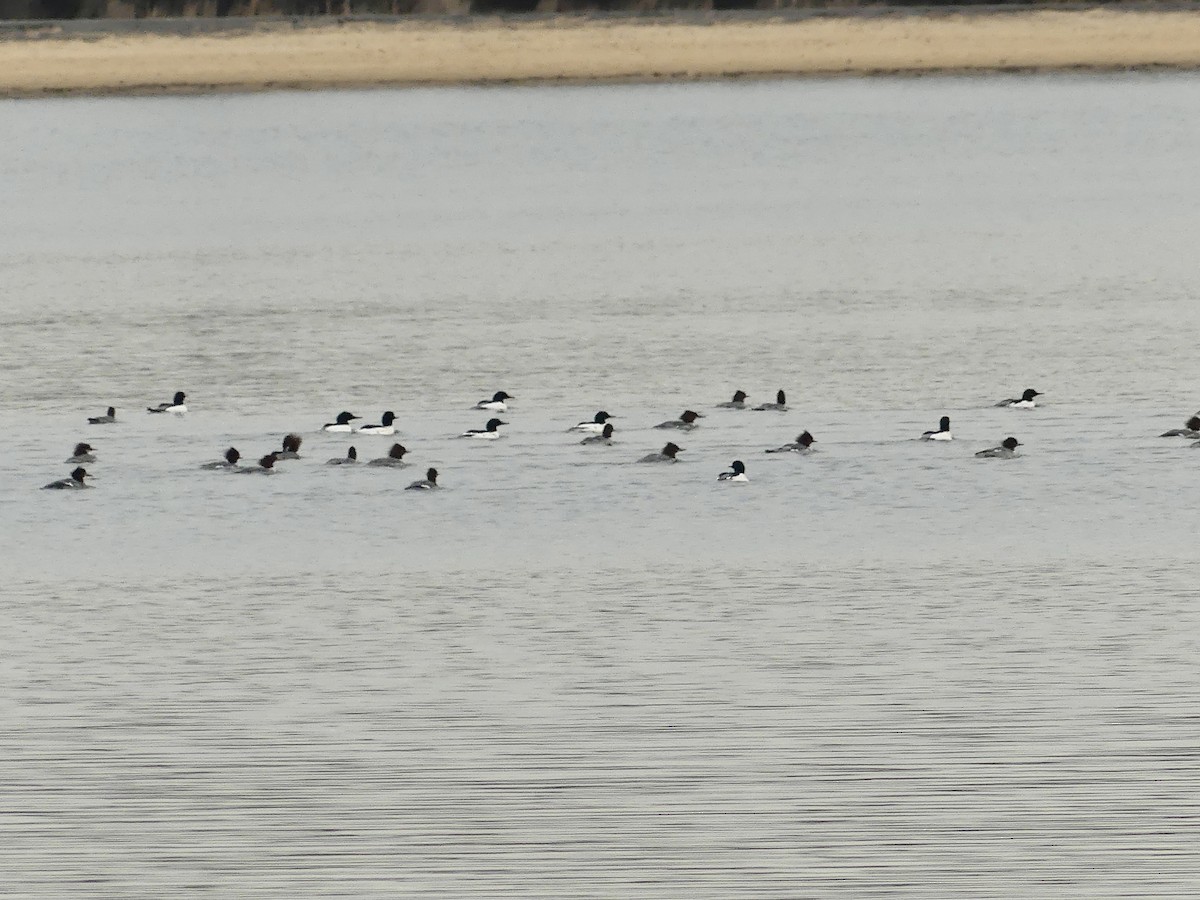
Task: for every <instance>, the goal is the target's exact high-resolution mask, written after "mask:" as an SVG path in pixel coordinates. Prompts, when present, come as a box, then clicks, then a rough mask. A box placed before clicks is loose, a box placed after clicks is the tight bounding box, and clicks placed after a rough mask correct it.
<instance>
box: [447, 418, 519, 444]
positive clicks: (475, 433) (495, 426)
mask: <svg viewBox="0 0 1200 900" xmlns="http://www.w3.org/2000/svg"><path fill="white" fill-rule="evenodd" d="M507 424H508V423H507V422H501V421H500V420H499V419H488V423H487V427H486V428H472V429H471V430H470V431H464V432H463V433H462V434H460V435H459V437H465V438H475V439H476V440H480V441H494V440H496V439H497V438H498V437H500V430H499V429H500V426H501V425H507Z"/></svg>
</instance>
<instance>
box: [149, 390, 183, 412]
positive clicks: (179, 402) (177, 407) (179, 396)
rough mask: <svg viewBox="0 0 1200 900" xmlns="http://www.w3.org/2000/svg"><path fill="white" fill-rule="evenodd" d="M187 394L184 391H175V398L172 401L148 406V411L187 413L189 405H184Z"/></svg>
mask: <svg viewBox="0 0 1200 900" xmlns="http://www.w3.org/2000/svg"><path fill="white" fill-rule="evenodd" d="M186 396H187V394H185V393H184V392H183V391H176V392H175V399H174V400H172V401H171V402H170V403H160V404H158V406H147V407H146V412H152V413H185V412H187V407H186V406H184V404H183V400H184V398H185V397H186Z"/></svg>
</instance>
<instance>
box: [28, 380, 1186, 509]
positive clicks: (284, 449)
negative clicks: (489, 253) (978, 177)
mask: <svg viewBox="0 0 1200 900" xmlns="http://www.w3.org/2000/svg"><path fill="white" fill-rule="evenodd" d="M1039 396H1041V392H1040V391H1036V390H1034V389H1033V388H1029V389H1027V390H1026V391H1024V392H1023V393H1022V394H1021V396H1020V397H1014V398H1009V399H1007V400H1002V401H1000V402H999V403H997V404H996V406H998V407H1009V408H1013V409H1032V408H1033V407H1035V406H1036V405H1037V398H1038V397H1039ZM186 399H187V395H186V394H185V393H184V392H183V391H178V392H176V394H175V396H174V397H173V398H172V399H171V400H170V401H169V402H164V403H159V404H158V405H157V406H148V407H146V411H147V412H148V413H152V414H162V413H172V414H175V415H182V414H184V413H186V412H187V405H186V402H185V401H186ZM515 399H516V397H514V396H513V395H512V394H509V393H508V392H506V391H497V392H496V393H495V394H493V395H492V397H491V399H485V400H480V401H479V402H478V403H476V404H475V406H474V407H473V408H474V409H476V410H480V411H488V412H493V413H503V412H506V411H507V410H508V401H510V400H515ZM748 400H749V395H748V394H747V393H746V392H745V391H737V392H735V393H734V395H733V397H732V399H730V400H728V401H726V402H725V403H718V404H717V405H716V408H717V409H739V410H744V409H751V410H755V411H760V412H765V411H774V412H786V411H787V410H788V405H787V395H786V394H785V393H784V392H783V391H782V390H781V391H779V392H778V393H777V394H776V395H775V402H774V403H763V404H760V405H758V406H750V405H749V404H748V403H747V401H748ZM613 418H615V417H614V416H613V415H611V414H610V413H608V412H606V411H605V410H600V411H599V412H597V413H596V414H595V416H593V417H592V418H591V419H589V420H585V421H583V422H579V423H578V424H576V425H573V426H571V427H570V428H569V429H567V430H568V431H569V432H575V433H580V434H585V435H586V437H584V438H583V440H581V441H580V443H581V444H583V445H609V444H612V442H613V431H614V429H613V425H612V422H610V421H609V420H610V419H613ZM703 418H704V415H703V414H702V413H698V412H696V411H695V410H692V409H686V410H684V411H683V413H681V414H680V416H679V418H677V419H669V420H667V421H665V422H660V423H659V424H657V425H655V426H654V428H655V429H658V430H664V431H677V432H688V431H691V430H693V429H695V428H696V427H698V424H699V423H698V420H699V419H703ZM116 421H117V411H116V409H115V408H114V407H111V406H110V407H108V410H107V412H106V413H105V414H104V415H102V416H92V417H89V418H88V423H89V424H91V425H110V424H113V423H115V422H116ZM358 421H361V416H358V415H355V414H354V413H352V412H348V411H347V412H341V413H339V414H338V415H337V416H336V417H335V418H334V420H333V421H332V422H327V423H326V424H325V425H323V426H321V431H323V432H326V433H330V434H355V433H357V434H362V435H375V436H389V435H394V434H396V414H395V413H393V412H391V411H390V410H389V411H387V412H385V413H384V414H383V415H382V416H381V417H380V420H379V423H378V424H375V423H370V424H363V425H358V426H356V425H355V424H354V423H355V422H358ZM507 424H508V423H507V422H504V421H502V420H501V419H499V418H496V417H494V416H493V417H492V418H490V419H489V420H488V421H487V424H486V425H485V426H484V427H483V428H473V429H469V430H467V431H464V432H462V433H461V434H460V435H459V437H461V438H467V439H471V440H485V441H494V440H497V439H498V438H499V437H500V429H501V428H502V427H504V426H505V425H507ZM1163 437H1188V438H1192V439H1196V440H1197V441H1198V443H1197V446H1200V413H1197V415H1195V416H1193V417H1192V418H1191V419H1189V420H1188V421H1187V423H1186V427H1185V428H1180V429H1174V430H1172V431H1168V432H1166V433H1165V434H1164V435H1163ZM921 440H924V441H949V440H953V434H952V433H951V431H950V417H949V416H942V418H941V421H940V422H939V423H938V427H937V428H936V429H934V430H930V431H926V432H925V433H924V434H922V435H921ZM303 442H304V439H303V438H302V437H301V436H300V435H298V434H289V435H287V436H285V437H284V438H283V442H282V446H281V448H280V449H279V450H274V451H272V452H270V453H267V454H266V455H264V456H262V457H261V458H260V459H259V460H258V462H257V464H255V465H245V466H244V465H242V463H241V460H242V455H241V453H240V452H239V451H238V450H237V448H236V447H230V448H229V449H228V450H226V451H225V453H224V455H223V457H222V458H221V459H219V460H216V461H214V462H209V463H204V464H203V465H202V466H201V468H202V469H208V470H213V471H226V472H237V473H239V474H244V475H270V474H272V473H273V472H274V471H275V464H276V463H277V462H279V461H281V460H292V459H300V446H301V444H303ZM815 443H816V438H814V437H813V436H812V434H810V433H809V432H808V431H803V432H801V433H800V434H799V435H797V436H796V439H795V440H794V441H791V442H789V443H787V444H784V445H782V446H780V447H775V448H772V449H769V450H766V451H765V452H767V453H809V452H812V450H813V449H814V447H813V444H815ZM1020 446H1021V443H1020V442H1019V441H1018V440H1017V439H1016V438H1014V437H1009V438H1007V439H1005V440H1004V441H1003V442H1002V443H1001V444H1000V445H999V446H997V447H990V448H987V449H985V450H980V451H978V452H977V453H976V454H975V455H976V456H977V457H980V458H992V459H1011V458H1012V457H1014V456H1016V455H1017V452H1016V451H1017V448H1018V447H1020ZM95 449H96V448H95V447H93V446H92V445H91V444H89V443H86V442H81V443H78V444H76V445H75V450H74V453H73V454H72V455H71V457H70V458H69V459H68V460H67V461H66V462H67V464H68V465H73V466H75V467H76V468H75V469H74V470H73V471H72V472H71V474H70V477H68V478H63V479H60V480H58V481H53V482H51V483H50V484H47V485H45V489H47V490H74V489H79V488H87V487H90V485H89V484H88V479H89V478H91V477H92V476H91V475H90V474H89V473H88V471H87V470H86V469H85V468H83V466H84V465H85V464H89V463H94V462H95V461H96V456H95ZM683 450H684V448H683V447H680V446H679V445H678V444H676V443H675V442H674V441H668V442H667V443H666V445H664V446H663V448H662V449H661V450H660V451H658V452H657V453H650V454H647V455H646V456H643V457H642V458H641V459H639V460H638V462H640V463H674V462H677V461H678V459H677V454H679V453H682V452H683ZM407 453H408V449H407V448H406V447H405V446H404V445H403V444H400V443H394V444H392V446H391V448H390V449H389V450H388V453H387V455H386V456H381V457H378V458H375V459H371V460H369V461H367V462H366V463H365V465H367V466H380V467H393V468H398V467H401V466H406V465H408V464H407V463H406V462H404V456H405V454H407ZM359 464H360V461H359V459H358V450H357V449H356V448H355V447H354V446H351V447H349V449H348V450H347V451H346V455H345V456H341V457H335V458H333V459H330V460H328V461H327V462H326V465H330V466H353V465H359ZM717 480H718V481H721V482H730V483H739V482H748V481H749V480H750V479H749V477H748V476H747V474H746V465H745V463H744V462H742V460H740V459H735V460H734V461H733V462H732V464H731V465H730V468H729V470H728V471H725V472H721V473H720V474H719V475H718V476H717ZM438 486H439V485H438V471H437V469H433V468H431V469H428V470H427V471H426V472H425V477H424V478H423V479H420V480H419V481H414V482H412V483H411V484H409V485H408V487H407V488H406V490H410V491H430V490H435V489H437V488H438Z"/></svg>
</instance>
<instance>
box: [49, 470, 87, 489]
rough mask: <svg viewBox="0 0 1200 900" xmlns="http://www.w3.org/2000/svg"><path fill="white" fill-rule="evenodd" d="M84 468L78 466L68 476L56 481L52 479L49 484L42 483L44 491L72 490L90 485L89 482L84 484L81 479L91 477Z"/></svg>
mask: <svg viewBox="0 0 1200 900" xmlns="http://www.w3.org/2000/svg"><path fill="white" fill-rule="evenodd" d="M91 477H92V476H91V475H89V474H88V473H87V470H86V469H83V468H79V469H76V470H75V471H73V472H72V473H71V477H70V478H60V479H59V480H58V481H52V482H50V483H49V484H45V485H42V490H44V491H73V490H79V489H80V488H86V487H91V485H90V484H84V481H83V479H85V478H91Z"/></svg>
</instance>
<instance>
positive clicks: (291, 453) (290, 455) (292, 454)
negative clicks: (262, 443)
mask: <svg viewBox="0 0 1200 900" xmlns="http://www.w3.org/2000/svg"><path fill="white" fill-rule="evenodd" d="M303 443H304V438H302V437H300V435H298V434H289V435H287V436H286V437H285V438H284V439H283V449H282V450H277V451H275V458H276V459H299V458H300V445H301V444H303Z"/></svg>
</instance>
